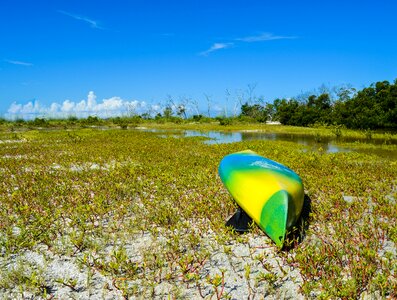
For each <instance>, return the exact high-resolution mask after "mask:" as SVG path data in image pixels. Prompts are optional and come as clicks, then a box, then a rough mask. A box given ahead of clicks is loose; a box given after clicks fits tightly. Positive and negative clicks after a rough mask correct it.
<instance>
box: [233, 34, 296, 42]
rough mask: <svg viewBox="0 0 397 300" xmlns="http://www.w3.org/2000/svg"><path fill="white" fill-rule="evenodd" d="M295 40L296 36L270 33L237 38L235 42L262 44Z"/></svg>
mask: <svg viewBox="0 0 397 300" xmlns="http://www.w3.org/2000/svg"><path fill="white" fill-rule="evenodd" d="M296 38H297V37H296V36H283V35H273V34H272V33H268V32H264V33H261V34H259V35H253V36H247V37H243V38H237V39H236V41H240V42H247V43H253V42H264V41H272V40H284V39H296Z"/></svg>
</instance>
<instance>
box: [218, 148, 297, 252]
mask: <svg viewBox="0 0 397 300" xmlns="http://www.w3.org/2000/svg"><path fill="white" fill-rule="evenodd" d="M219 175H220V178H221V180H222V182H223V183H224V185H225V187H226V188H227V190H228V191H229V192H230V194H231V195H232V196H233V198H234V199H235V201H236V202H237V204H238V205H239V206H240V207H241V208H242V209H243V210H244V211H245V212H246V213H247V214H248V215H249V216H250V217H251V218H252V219H253V220H254V222H255V223H257V224H258V225H259V227H260V228H261V229H262V230H263V231H264V232H265V233H266V234H267V235H268V236H269V237H270V238H271V239H272V240H273V241H274V242H275V243H276V245H277V246H279V247H282V245H283V243H284V239H285V234H286V232H287V230H289V229H290V228H291V227H292V226H293V225H294V224H295V223H296V221H297V220H298V218H299V216H300V213H301V211H302V206H303V199H304V191H303V184H302V180H301V179H300V177H299V176H298V175H297V174H296V173H295V172H294V171H292V170H291V169H289V168H287V167H286V166H284V165H282V164H279V163H277V162H275V161H273V160H270V159H268V158H265V157H263V156H260V155H258V154H256V153H255V152H253V151H250V150H246V151H242V152H237V153H233V154H229V155H227V156H225V157H224V158H223V159H222V161H221V162H220V165H219Z"/></svg>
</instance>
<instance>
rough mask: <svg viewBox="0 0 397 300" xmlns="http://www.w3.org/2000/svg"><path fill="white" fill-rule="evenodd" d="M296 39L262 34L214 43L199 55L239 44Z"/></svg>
mask: <svg viewBox="0 0 397 300" xmlns="http://www.w3.org/2000/svg"><path fill="white" fill-rule="evenodd" d="M297 38H298V37H297V36H287V35H274V34H273V33H269V32H263V33H260V34H257V35H251V36H245V37H241V38H235V39H233V40H231V41H230V42H222V43H214V44H213V45H212V46H211V47H210V48H209V49H208V50H206V51H203V52H200V53H199V55H201V56H207V55H209V54H210V53H212V52H214V51H217V50H220V49H226V48H231V47H234V46H238V44H239V43H254V42H265V41H273V40H285V39H297Z"/></svg>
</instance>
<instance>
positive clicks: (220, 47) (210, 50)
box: [199, 43, 234, 56]
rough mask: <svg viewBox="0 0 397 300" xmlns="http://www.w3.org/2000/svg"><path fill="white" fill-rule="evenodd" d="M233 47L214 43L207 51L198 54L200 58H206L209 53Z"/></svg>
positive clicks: (231, 44)
mask: <svg viewBox="0 0 397 300" xmlns="http://www.w3.org/2000/svg"><path fill="white" fill-rule="evenodd" d="M233 46H234V43H214V44H213V45H212V46H211V47H210V48H209V49H207V50H205V51H203V52H200V53H199V54H200V55H201V56H207V55H208V54H210V53H211V52H214V51H218V50H221V49H226V48H230V47H233Z"/></svg>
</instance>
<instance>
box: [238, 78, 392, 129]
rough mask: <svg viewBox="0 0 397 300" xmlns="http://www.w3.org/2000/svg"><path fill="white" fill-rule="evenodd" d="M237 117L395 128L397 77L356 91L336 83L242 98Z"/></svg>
mask: <svg viewBox="0 0 397 300" xmlns="http://www.w3.org/2000/svg"><path fill="white" fill-rule="evenodd" d="M240 117H249V118H252V119H254V120H256V121H258V122H264V121H267V120H273V121H279V122H280V123H281V124H283V125H294V126H312V125H316V124H321V125H341V126H344V127H346V128H352V129H397V79H396V80H395V81H394V83H389V82H388V81H379V82H376V83H375V84H372V85H370V86H369V87H366V88H363V89H362V90H360V91H356V90H355V89H354V88H351V87H340V88H338V89H336V90H334V91H332V92H331V91H329V90H328V91H323V92H322V93H319V94H308V95H305V96H300V97H295V98H291V99H276V100H274V101H273V103H267V104H265V105H262V104H260V103H249V102H245V103H244V104H243V105H242V106H241V114H240Z"/></svg>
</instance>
